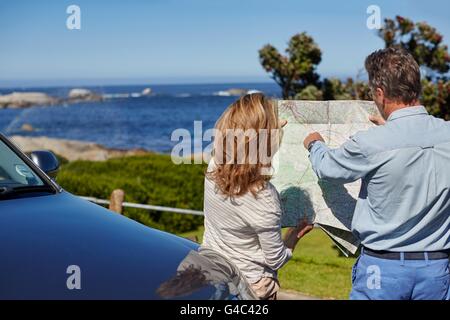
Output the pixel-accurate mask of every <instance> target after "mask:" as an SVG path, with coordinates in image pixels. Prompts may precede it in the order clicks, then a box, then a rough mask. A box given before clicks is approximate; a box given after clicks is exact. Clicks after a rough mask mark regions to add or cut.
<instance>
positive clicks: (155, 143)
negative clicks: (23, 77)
mask: <svg viewBox="0 0 450 320" xmlns="http://www.w3.org/2000/svg"><path fill="white" fill-rule="evenodd" d="M147 87H150V88H151V89H152V94H151V95H149V96H145V95H142V94H141V93H142V91H143V90H144V89H145V88H147ZM72 88H73V87H54V88H26V89H24V88H9V89H5V88H1V89H0V94H8V93H10V92H14V91H16V92H21V91H37V92H45V93H47V94H49V95H51V96H56V97H67V94H68V92H69V91H70V89H72ZM83 88H86V89H89V90H92V91H93V92H95V93H98V94H102V95H103V96H104V97H105V99H104V101H102V102H82V103H75V104H61V105H54V106H34V107H31V108H26V109H0V131H1V132H2V133H3V134H5V135H7V136H12V135H21V136H47V137H51V138H62V139H71V140H80V141H88V142H95V143H98V144H101V145H103V146H106V147H108V148H119V149H134V148H142V149H145V150H149V151H155V152H159V153H170V152H171V150H172V148H173V146H174V145H175V144H177V143H178V141H171V135H172V132H173V131H174V130H176V129H186V130H188V131H189V132H190V134H192V135H193V133H194V121H202V129H203V132H204V131H205V130H207V129H209V128H213V127H214V123H215V122H216V120H217V119H218V117H219V116H220V115H221V114H222V112H223V111H224V110H225V108H226V107H227V106H228V105H230V104H231V103H232V102H233V101H235V100H236V99H238V97H236V96H227V95H225V93H224V91H226V90H228V89H231V88H240V89H245V90H258V91H262V92H264V93H265V94H266V95H268V96H271V97H279V96H280V89H279V87H278V86H277V85H276V84H275V83H234V84H233V83H231V84H204V85H202V84H186V85H153V86H150V85H142V86H141V85H140V86H130V85H127V86H101V87H100V86H98V87H83ZM24 124H29V125H31V126H32V127H33V128H34V130H33V131H24V130H22V126H23V125H24ZM205 143H206V142H203V145H205ZM206 144H209V143H206Z"/></svg>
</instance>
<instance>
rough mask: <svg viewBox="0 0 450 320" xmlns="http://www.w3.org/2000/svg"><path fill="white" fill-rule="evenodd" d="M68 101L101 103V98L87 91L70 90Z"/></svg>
mask: <svg viewBox="0 0 450 320" xmlns="http://www.w3.org/2000/svg"><path fill="white" fill-rule="evenodd" d="M68 100H69V102H70V103H76V102H83V101H102V100H103V97H102V96H101V95H99V94H96V93H94V92H92V91H91V90H88V89H81V88H75V89H72V90H70V92H69V95H68Z"/></svg>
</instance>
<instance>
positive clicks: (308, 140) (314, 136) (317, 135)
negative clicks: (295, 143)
mask: <svg viewBox="0 0 450 320" xmlns="http://www.w3.org/2000/svg"><path fill="white" fill-rule="evenodd" d="M313 141H325V140H324V139H323V137H322V135H321V134H320V133H318V132H313V133H310V134H309V135H308V136H307V137H306V138H305V141H303V145H304V146H305V149H308V147H309V144H310V143H311V142H313Z"/></svg>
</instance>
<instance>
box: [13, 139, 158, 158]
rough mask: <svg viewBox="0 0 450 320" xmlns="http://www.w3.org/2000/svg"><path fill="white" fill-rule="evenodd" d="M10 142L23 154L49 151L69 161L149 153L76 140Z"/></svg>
mask: <svg viewBox="0 0 450 320" xmlns="http://www.w3.org/2000/svg"><path fill="white" fill-rule="evenodd" d="M10 138H11V141H13V143H15V144H16V145H17V146H18V147H19V148H20V149H21V150H22V151H23V152H31V151H34V150H43V149H44V150H51V151H53V152H54V153H55V154H57V155H60V156H62V157H64V158H66V159H67V160H69V161H75V160H89V161H103V160H108V159H111V158H119V157H124V156H135V155H145V154H148V153H149V151H146V150H143V149H132V150H120V149H109V148H106V147H104V146H102V145H99V144H96V143H91V142H82V141H77V140H66V139H54V138H48V137H23V136H12V137H10Z"/></svg>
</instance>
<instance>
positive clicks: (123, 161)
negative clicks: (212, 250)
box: [58, 154, 205, 233]
mask: <svg viewBox="0 0 450 320" xmlns="http://www.w3.org/2000/svg"><path fill="white" fill-rule="evenodd" d="M204 170H205V166H203V165H175V164H173V163H172V161H171V159H170V156H167V155H158V154H150V155H146V156H135V157H125V158H118V159H111V160H107V161H104V162H92V161H75V162H70V163H66V164H63V165H62V167H61V171H60V173H59V175H58V183H59V184H60V185H61V186H62V187H63V188H64V189H66V190H67V191H69V192H71V193H73V194H76V195H81V196H89V197H96V198H101V199H109V197H110V195H111V192H112V191H113V190H114V189H123V190H124V191H125V201H127V202H135V203H143V204H153V205H161V206H166V207H176V208H185V209H194V210H202V209H203V177H204ZM124 215H126V216H128V217H129V218H132V219H134V220H137V221H139V222H141V223H143V224H145V225H148V226H151V227H156V228H159V229H162V230H165V231H169V232H174V233H179V232H186V231H191V230H194V229H196V228H197V227H198V226H200V225H202V224H203V217H200V216H193V215H184V214H175V213H168V212H149V211H147V210H140V209H133V208H124Z"/></svg>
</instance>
